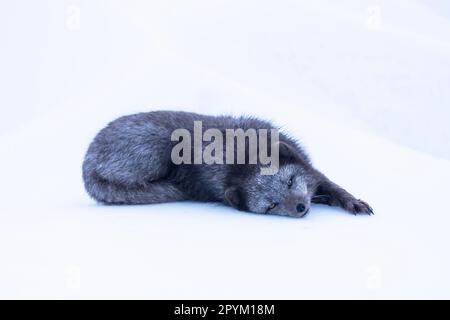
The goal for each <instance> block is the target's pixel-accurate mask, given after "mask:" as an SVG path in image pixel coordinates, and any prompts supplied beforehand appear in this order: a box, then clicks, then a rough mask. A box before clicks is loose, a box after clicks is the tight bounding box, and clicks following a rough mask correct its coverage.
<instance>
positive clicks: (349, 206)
mask: <svg viewBox="0 0 450 320" xmlns="http://www.w3.org/2000/svg"><path fill="white" fill-rule="evenodd" d="M311 202H313V203H321V204H327V205H330V206H337V207H341V208H343V209H344V210H346V211H348V212H350V213H353V214H354V215H357V214H368V215H371V214H373V210H372V208H371V207H370V206H369V205H368V204H367V203H366V202H364V201H362V200H358V199H356V198H355V197H354V196H352V195H351V194H350V193H348V192H347V191H346V190H344V189H343V188H341V187H340V186H338V185H337V184H336V183H334V182H332V181H330V180H329V179H328V178H326V177H325V176H323V178H322V179H321V182H320V183H319V185H318V188H317V190H316V192H315V194H314V196H313V197H312V198H311Z"/></svg>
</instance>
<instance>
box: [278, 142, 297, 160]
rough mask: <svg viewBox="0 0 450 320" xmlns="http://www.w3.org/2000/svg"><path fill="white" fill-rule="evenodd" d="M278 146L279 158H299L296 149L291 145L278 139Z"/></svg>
mask: <svg viewBox="0 0 450 320" xmlns="http://www.w3.org/2000/svg"><path fill="white" fill-rule="evenodd" d="M278 148H279V153H280V157H281V158H286V159H296V160H298V159H299V155H298V153H297V151H296V150H295V149H294V148H293V147H292V146H290V145H289V144H287V143H286V142H282V141H280V142H279V143H278Z"/></svg>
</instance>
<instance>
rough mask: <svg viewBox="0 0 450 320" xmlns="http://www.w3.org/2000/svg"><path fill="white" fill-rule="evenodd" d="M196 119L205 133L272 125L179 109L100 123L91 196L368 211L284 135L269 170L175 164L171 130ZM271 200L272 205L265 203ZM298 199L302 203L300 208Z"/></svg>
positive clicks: (88, 183)
mask: <svg viewBox="0 0 450 320" xmlns="http://www.w3.org/2000/svg"><path fill="white" fill-rule="evenodd" d="M198 120H201V121H202V122H203V130H204V131H205V130H207V129H209V128H216V129H219V130H221V131H222V132H225V129H237V128H241V129H244V130H247V129H250V128H253V129H256V130H258V129H272V128H274V126H273V125H272V124H271V123H270V122H267V121H262V120H259V119H256V118H251V117H240V118H235V117H230V116H218V117H214V116H206V115H200V114H195V113H188V112H176V111H154V112H148V113H139V114H134V115H129V116H124V117H121V118H119V119H117V120H115V121H113V122H111V123H109V124H108V125H107V126H106V127H105V128H104V129H102V130H101V131H100V132H99V133H98V134H97V136H96V137H95V139H94V141H93V142H92V143H91V145H90V146H89V149H88V151H87V154H86V157H85V160H84V163H83V179H84V183H85V187H86V190H87V192H88V194H89V195H90V196H91V197H92V198H94V199H96V200H97V201H99V202H101V203H104V204H151V203H162V202H171V201H182V200H194V201H205V202H211V201H212V202H222V203H224V204H226V205H230V206H232V207H235V208H237V209H239V210H245V211H251V212H256V213H271V214H279V215H289V216H296V217H298V216H304V215H306V213H307V212H308V210H309V207H310V205H311V203H321V204H327V205H332V206H339V207H342V208H343V209H345V210H347V211H349V212H351V213H353V214H358V213H361V214H371V213H373V212H372V209H371V207H370V206H369V205H368V204H367V203H365V202H364V201H361V200H358V199H356V198H355V197H353V196H352V195H351V194H350V193H348V192H347V191H345V190H344V189H343V188H341V187H339V186H338V185H337V184H335V183H333V182H332V181H330V180H329V179H328V178H327V177H326V176H325V175H323V174H322V173H321V172H319V171H318V170H316V169H315V168H314V167H313V166H312V165H311V162H310V160H309V157H308V156H307V154H306V153H305V151H304V150H303V149H302V148H301V147H300V146H299V144H298V143H297V142H296V141H295V140H294V139H292V138H290V137H288V136H287V135H285V134H283V133H280V170H279V172H278V173H277V174H275V175H273V176H269V175H266V176H264V175H261V174H260V166H259V164H258V165H251V164H245V165H237V164H235V165H230V164H228V165H220V164H213V165H207V164H196V165H194V164H191V165H188V164H181V165H175V164H173V163H172V161H171V158H170V155H171V150H172V147H173V146H174V145H175V144H177V143H178V142H173V141H171V139H170V137H171V134H172V132H173V131H174V130H175V129H179V128H184V129H187V130H189V131H190V132H191V134H192V135H193V123H194V121H198ZM206 144H207V143H206ZM206 144H205V145H206ZM291 178H292V184H291V185H290V186H289V185H288V184H289V180H290V179H291ZM272 203H275V204H276V206H275V207H274V208H271V209H269V208H270V207H271V204H272ZM299 203H302V204H304V205H305V210H303V211H302V212H300V213H299V212H298V204H299Z"/></svg>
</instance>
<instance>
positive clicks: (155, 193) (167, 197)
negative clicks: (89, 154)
mask: <svg viewBox="0 0 450 320" xmlns="http://www.w3.org/2000/svg"><path fill="white" fill-rule="evenodd" d="M83 180H84V186H85V188H86V191H87V192H88V194H89V195H90V196H91V197H92V198H94V199H95V200H97V201H99V202H101V203H104V204H151V203H163V202H172V201H181V200H187V197H186V195H185V194H184V193H183V192H182V191H180V190H179V189H178V188H177V187H176V186H175V185H174V184H173V183H171V182H169V181H166V180H157V181H154V182H149V183H148V184H146V185H135V186H124V185H120V184H117V183H113V182H110V181H108V180H107V179H105V178H103V177H101V176H100V175H99V174H97V173H96V172H95V170H93V171H84V172H83Z"/></svg>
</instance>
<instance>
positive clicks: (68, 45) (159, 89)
mask: <svg viewBox="0 0 450 320" xmlns="http://www.w3.org/2000/svg"><path fill="white" fill-rule="evenodd" d="M441 3H444V2H441ZM439 4H440V2H438V1H432V2H430V3H429V4H427V3H426V1H418V0H417V1H401V0H397V1H372V2H368V1H356V0H355V1H350V0H347V1H339V4H337V3H336V2H335V1H325V0H319V1H277V5H276V6H275V5H274V4H273V2H272V4H269V3H268V2H261V1H258V2H256V1H239V2H234V3H233V2H228V1H204V2H203V1H192V2H189V5H188V4H187V2H185V1H171V2H144V1H143V2H139V1H127V2H126V3H125V2H122V1H107V2H106V1H67V2H63V1H58V2H56V1H54V2H53V1H40V2H39V3H35V2H32V1H28V2H26V9H27V10H24V7H23V6H24V4H23V2H19V1H17V2H14V3H12V2H10V3H8V4H6V3H3V4H1V6H3V7H4V8H3V9H4V10H1V11H0V12H1V18H2V19H1V23H2V28H1V29H2V31H1V33H0V35H1V36H2V38H1V41H2V47H3V46H4V48H2V52H1V53H0V55H1V56H0V57H1V59H0V66H1V68H2V70H3V71H2V75H1V76H0V85H1V87H2V88H3V90H2V94H1V97H0V99H1V100H0V103H1V104H0V105H1V108H2V109H1V110H2V120H1V125H2V129H1V131H0V147H1V150H2V158H1V160H0V161H1V162H0V164H1V166H0V177H1V182H0V194H1V195H2V197H1V198H2V204H1V207H0V219H1V220H0V257H1V263H0V298H183V299H184V298H193V299H196V298H209V299H216V298H253V299H257V298H261V299H283V298H286V299H299V298H362V299H365V298H374V299H379V298H447V299H448V298H450V276H449V274H448V270H449V269H450V256H449V250H448V246H449V242H450V236H449V223H450V210H449V209H448V208H447V200H448V197H449V196H448V193H449V192H448V181H450V161H449V160H446V159H443V158H437V157H435V156H432V155H431V154H427V153H423V152H422V151H417V150H414V149H413V148H412V147H417V148H418V149H420V150H424V151H429V152H433V153H434V154H436V153H439V152H437V151H436V150H437V149H439V148H438V146H440V147H441V148H440V149H445V148H444V147H443V146H445V147H448V146H449V145H448V136H445V134H446V133H448V131H445V130H446V127H448V121H449V110H448V102H450V93H449V92H450V90H448V87H449V86H450V80H449V72H448V70H449V65H450V61H449V60H450V58H449V57H450V55H449V51H450V42H449V20H448V18H449V15H445V14H442V13H438V12H436V8H440V7H439ZM373 6H375V7H376V8H379V9H381V12H383V15H382V17H383V20H382V21H381V22H380V24H379V25H378V24H377V23H375V24H373V25H370V23H372V22H370V23H369V25H367V23H368V22H367V21H366V20H367V10H368V8H369V7H370V8H371V9H370V10H375V11H376V10H378V9H374V7H373ZM77 10H79V12H80V24H79V25H78V24H77V21H76V19H75V22H74V20H71V19H72V18H73V14H74V12H75V14H76V12H77ZM417 21H421V22H422V23H417ZM331 31H332V32H331ZM3 49H4V50H3ZM418 61H420V63H419V64H418V63H417V62H418ZM368 75H370V76H368ZM424 88H426V89H424ZM423 104H428V105H431V107H430V110H433V112H432V113H431V115H429V114H427V113H424V111H423V109H421V106H422V105H423ZM156 109H178V110H189V111H195V112H201V113H208V114H218V113H230V114H236V115H237V114H242V113H245V114H251V115H256V116H260V117H264V118H268V119H272V120H273V121H274V122H275V123H277V124H279V125H281V126H283V128H285V129H286V130H287V131H288V132H289V133H291V134H292V135H294V136H296V137H299V138H300V139H301V141H302V142H303V144H304V145H305V146H306V148H307V150H308V151H309V153H310V154H311V157H312V159H313V161H314V163H315V164H316V166H317V167H318V168H319V169H321V170H322V171H323V172H325V173H326V174H327V175H328V176H329V177H330V178H332V179H334V180H335V181H336V182H338V183H340V184H341V185H342V186H344V187H345V188H347V189H348V190H349V191H350V192H352V193H353V194H355V195H356V196H357V197H361V198H363V199H365V200H367V201H368V202H369V203H370V204H371V205H372V207H373V208H374V209H375V213H376V214H375V216H372V217H367V216H358V217H354V216H351V215H349V214H346V213H345V212H343V211H341V210H339V209H335V208H329V207H325V206H314V207H313V208H312V210H311V212H310V214H309V215H308V216H307V217H306V218H304V219H293V218H283V217H276V216H262V215H255V214H251V213H242V212H237V211H235V210H233V209H231V208H227V207H224V206H221V205H218V204H201V203H172V204H161V205H149V206H118V207H114V206H102V205H97V204H95V203H94V202H93V201H92V200H91V199H89V197H88V196H87V195H86V193H85V191H84V189H83V184H82V180H81V162H82V159H83V156H84V152H85V151H86V148H87V146H88V144H89V142H90V141H91V139H92V138H93V137H94V135H95V134H96V132H97V131H98V130H99V129H100V128H101V127H102V126H104V125H105V124H106V123H107V122H108V121H110V120H112V119H114V118H115V117H117V116H119V115H123V114H129V113H134V112H139V111H149V110H156ZM405 110H411V112H410V113H405V112H404V111H405ZM396 114H397V115H396ZM412 114H415V115H414V116H412ZM387 115H388V116H387ZM395 115H396V116H395ZM391 116H394V118H393V120H391V119H392V117H391ZM408 117H411V119H413V120H414V121H418V119H422V120H423V122H422V123H420V125H417V126H405V127H402V121H404V122H405V123H409V122H410V120H411V119H409V118H408ZM405 118H406V119H405ZM371 119H373V126H371V124H370V123H369V122H370V120H371ZM385 119H386V122H383V121H384V120H385ZM391 121H394V123H395V124H398V128H394V127H395V126H392V122H391ZM411 121H412V120H411ZM383 123H384V126H385V127H383ZM405 128H406V129H405ZM411 128H414V130H412V129H411ZM440 130H441V131H442V132H441V131H440ZM400 131H401V132H403V133H402V135H400V134H399V132H400ZM430 132H432V133H433V135H431V134H428V133H430ZM408 135H409V136H410V137H411V138H412V139H409V140H404V138H405V136H408ZM416 138H417V139H422V140H423V141H422V142H421V141H419V142H418V144H417V145H415V144H414V140H416ZM426 139H430V141H431V140H432V141H431V142H435V140H436V139H437V140H438V142H439V143H437V144H433V143H431V145H432V146H431V147H430V148H429V150H427V148H426V146H427V143H423V142H424V141H425V142H427V140H426ZM411 141H412V142H411ZM399 143H403V144H404V145H401V144H399ZM405 145H406V146H405ZM424 146H425V147H424ZM438 151H439V150H438ZM445 152H446V151H445ZM445 152H444V151H443V152H442V154H443V155H444V156H445Z"/></svg>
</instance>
